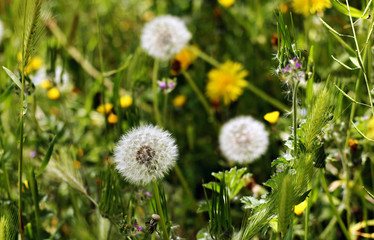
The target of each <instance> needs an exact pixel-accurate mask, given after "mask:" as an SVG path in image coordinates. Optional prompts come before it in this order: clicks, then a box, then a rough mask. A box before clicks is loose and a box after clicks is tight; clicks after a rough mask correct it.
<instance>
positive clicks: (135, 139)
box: [114, 125, 178, 185]
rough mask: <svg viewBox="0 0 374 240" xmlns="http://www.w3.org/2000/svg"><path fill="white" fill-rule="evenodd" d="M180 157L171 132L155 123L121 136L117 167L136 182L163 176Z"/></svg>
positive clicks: (116, 160)
mask: <svg viewBox="0 0 374 240" xmlns="http://www.w3.org/2000/svg"><path fill="white" fill-rule="evenodd" d="M177 156H178V149H177V146H176V144H175V140H174V139H173V138H172V137H171V134H170V133H169V132H167V131H164V130H162V129H161V128H159V127H157V126H153V125H145V126H140V127H136V128H133V129H132V130H130V131H129V132H128V133H126V134H125V135H123V136H122V137H121V139H120V141H119V142H118V143H117V146H116V147H115V151H114V161H115V163H116V168H117V170H118V171H119V172H120V173H121V174H122V175H123V177H124V178H125V179H126V180H127V181H129V182H130V183H132V184H135V185H145V184H148V183H149V182H151V181H152V180H157V179H161V178H163V177H164V176H165V174H166V173H167V172H168V171H169V170H170V169H171V168H172V167H174V165H175V162H176V159H177Z"/></svg>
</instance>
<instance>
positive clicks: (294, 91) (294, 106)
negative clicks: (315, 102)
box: [292, 80, 299, 159]
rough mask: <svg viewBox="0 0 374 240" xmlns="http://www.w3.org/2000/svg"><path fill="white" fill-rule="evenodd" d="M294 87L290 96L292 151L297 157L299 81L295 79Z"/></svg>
mask: <svg viewBox="0 0 374 240" xmlns="http://www.w3.org/2000/svg"><path fill="white" fill-rule="evenodd" d="M295 81H296V83H295V88H294V90H293V96H292V109H293V110H292V111H293V114H292V122H293V124H292V125H293V151H294V156H295V158H296V159H297V155H298V154H297V153H298V151H297V88H298V87H299V81H297V80H295Z"/></svg>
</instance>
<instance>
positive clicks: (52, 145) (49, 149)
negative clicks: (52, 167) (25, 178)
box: [36, 135, 57, 177]
mask: <svg viewBox="0 0 374 240" xmlns="http://www.w3.org/2000/svg"><path fill="white" fill-rule="evenodd" d="M56 137H57V135H55V136H54V137H53V139H52V141H51V143H50V144H49V147H48V150H47V153H46V154H45V156H44V159H43V162H42V165H41V166H40V169H39V172H38V174H36V176H37V177H39V176H40V174H42V172H43V171H44V169H45V168H46V167H47V165H48V163H49V160H50V159H51V156H52V152H53V147H54V145H55V142H56Z"/></svg>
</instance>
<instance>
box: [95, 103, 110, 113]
mask: <svg viewBox="0 0 374 240" xmlns="http://www.w3.org/2000/svg"><path fill="white" fill-rule="evenodd" d="M112 108H113V104H111V103H105V104H101V105H100V106H98V107H97V108H96V111H98V112H99V113H105V114H109V113H110V111H112Z"/></svg>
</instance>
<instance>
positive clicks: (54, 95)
mask: <svg viewBox="0 0 374 240" xmlns="http://www.w3.org/2000/svg"><path fill="white" fill-rule="evenodd" d="M47 96H48V98H49V99H52V100H56V99H59V98H60V92H59V91H58V89H57V88H56V87H53V88H51V89H49V90H48V92H47Z"/></svg>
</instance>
